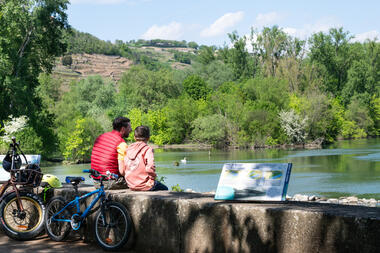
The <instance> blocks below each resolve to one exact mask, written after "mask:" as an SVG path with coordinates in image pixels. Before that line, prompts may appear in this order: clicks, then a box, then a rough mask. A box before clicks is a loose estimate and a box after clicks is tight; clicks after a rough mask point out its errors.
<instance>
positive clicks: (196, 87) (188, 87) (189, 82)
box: [183, 75, 210, 100]
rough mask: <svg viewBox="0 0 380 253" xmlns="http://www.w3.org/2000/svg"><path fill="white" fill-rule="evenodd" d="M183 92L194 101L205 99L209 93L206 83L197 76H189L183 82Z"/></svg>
mask: <svg viewBox="0 0 380 253" xmlns="http://www.w3.org/2000/svg"><path fill="white" fill-rule="evenodd" d="M183 89H184V91H185V92H186V93H187V94H188V95H189V96H190V97H191V98H193V99H194V100H199V99H205V98H206V97H207V95H208V93H209V92H210V90H209V88H208V87H207V85H206V82H205V81H204V80H203V79H202V78H201V77H199V76H197V75H190V76H188V77H187V78H186V79H185V80H184V81H183Z"/></svg>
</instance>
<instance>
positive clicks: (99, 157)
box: [91, 117, 132, 189]
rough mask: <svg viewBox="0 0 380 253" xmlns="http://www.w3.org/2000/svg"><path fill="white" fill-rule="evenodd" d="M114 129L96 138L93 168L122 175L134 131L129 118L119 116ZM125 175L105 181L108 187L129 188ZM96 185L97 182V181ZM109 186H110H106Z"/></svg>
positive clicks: (92, 161) (92, 159) (92, 155)
mask: <svg viewBox="0 0 380 253" xmlns="http://www.w3.org/2000/svg"><path fill="white" fill-rule="evenodd" d="M112 127H113V130H112V131H111V132H107V133H104V134H102V135H100V136H99V137H98V138H96V140H95V143H94V147H93V148H92V154H91V168H92V169H94V170H97V171H98V172H100V173H101V174H104V175H106V173H107V171H109V172H111V173H114V174H117V175H119V176H120V170H121V169H122V170H123V169H124V155H125V151H126V149H127V143H126V142H125V141H124V139H123V138H127V137H128V136H129V133H130V132H131V131H132V127H131V122H130V120H129V119H128V118H125V117H118V118H116V119H114V121H113V122H112ZM123 179H124V177H122V176H120V178H119V179H118V180H116V181H115V182H111V181H110V182H109V183H105V188H107V189H120V188H127V184H126V182H125V181H124V180H123ZM95 186H97V182H96V181H95ZM106 186H108V187H106Z"/></svg>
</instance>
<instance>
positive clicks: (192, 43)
mask: <svg viewBox="0 0 380 253" xmlns="http://www.w3.org/2000/svg"><path fill="white" fill-rule="evenodd" d="M187 46H188V47H190V48H194V49H198V47H199V46H198V44H197V43H196V42H194V41H190V42H189V43H187Z"/></svg>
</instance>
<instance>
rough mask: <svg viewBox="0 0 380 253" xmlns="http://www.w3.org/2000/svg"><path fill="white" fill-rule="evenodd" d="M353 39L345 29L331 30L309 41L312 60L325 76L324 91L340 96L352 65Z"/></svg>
mask: <svg viewBox="0 0 380 253" xmlns="http://www.w3.org/2000/svg"><path fill="white" fill-rule="evenodd" d="M351 38H352V37H351V36H350V35H349V33H348V32H345V31H343V28H331V29H330V30H329V33H328V34H325V33H323V32H319V33H316V34H313V35H312V37H311V38H310V39H309V44H310V54H309V56H310V59H311V60H312V62H313V63H315V64H316V65H317V66H318V67H319V69H320V71H321V73H322V74H323V75H324V90H326V91H328V92H331V93H332V94H334V95H340V94H341V91H342V89H343V88H344V85H345V83H346V81H347V72H348V69H349V68H350V66H351V63H352V57H351V56H352V54H351V52H350V47H349V41H350V39H351Z"/></svg>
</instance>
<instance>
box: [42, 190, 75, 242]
mask: <svg viewBox="0 0 380 253" xmlns="http://www.w3.org/2000/svg"><path fill="white" fill-rule="evenodd" d="M65 203H66V201H65V200H64V199H63V198H62V197H53V198H52V199H51V200H50V202H49V204H48V206H47V207H46V215H45V228H46V232H47V234H48V235H49V237H50V238H51V239H52V240H54V241H57V242H59V241H62V240H63V239H65V238H66V236H67V235H68V234H69V233H70V228H71V225H70V223H69V222H65V221H52V217H53V216H54V215H55V214H56V213H57V212H58V211H61V210H62V209H63V208H64V207H65V205H66V204H65ZM55 218H57V219H68V220H70V219H71V213H70V212H69V210H67V209H65V210H63V212H61V213H60V214H59V215H57V216H56V217H55Z"/></svg>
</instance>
